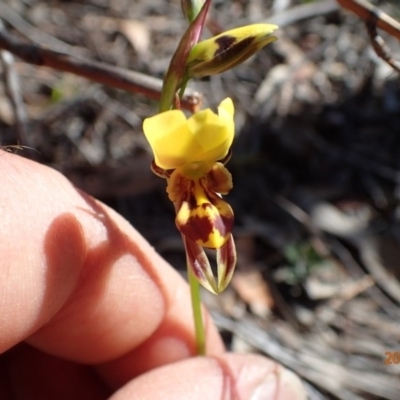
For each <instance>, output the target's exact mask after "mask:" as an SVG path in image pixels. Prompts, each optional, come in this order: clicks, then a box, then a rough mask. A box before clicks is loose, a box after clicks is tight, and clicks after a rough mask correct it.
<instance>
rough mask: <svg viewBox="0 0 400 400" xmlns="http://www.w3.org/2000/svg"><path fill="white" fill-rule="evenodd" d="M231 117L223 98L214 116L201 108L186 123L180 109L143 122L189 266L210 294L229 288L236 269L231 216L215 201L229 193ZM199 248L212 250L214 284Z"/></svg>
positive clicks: (228, 209)
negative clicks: (228, 163)
mask: <svg viewBox="0 0 400 400" xmlns="http://www.w3.org/2000/svg"><path fill="white" fill-rule="evenodd" d="M233 114H234V107H233V103H232V100H231V99H230V98H226V99H225V100H223V101H222V102H221V103H220V105H219V107H218V114H216V113H214V112H213V111H211V110H210V109H206V110H201V111H199V112H197V113H195V114H193V115H192V116H191V117H189V118H186V116H185V114H184V113H183V112H182V111H181V110H169V111H165V112H162V113H160V114H157V115H155V116H153V117H150V118H147V119H145V120H144V123H143V131H144V134H145V136H146V138H147V140H148V142H149V143H150V146H151V148H152V150H153V153H154V162H153V171H154V172H155V173H156V174H157V175H160V176H162V177H164V178H166V179H167V193H168V197H169V199H170V200H171V201H172V202H173V203H174V205H175V209H176V219H175V222H176V226H177V228H178V229H179V231H180V232H181V234H182V237H183V241H184V244H185V249H186V255H187V259H188V263H189V267H190V268H191V270H192V272H193V274H194V276H195V277H196V279H197V280H198V281H199V282H200V283H201V284H202V285H203V286H204V287H205V288H207V289H208V290H210V291H211V292H213V293H215V294H217V293H221V292H222V291H223V290H224V289H225V288H226V286H227V285H228V284H229V282H230V280H231V278H232V275H233V271H234V269H235V265H236V250H235V244H234V241H233V237H232V233H231V232H232V227H233V220H234V216H233V211H232V208H231V207H230V206H229V204H228V203H227V202H225V201H224V200H223V199H222V196H221V195H222V194H227V193H228V192H229V191H230V190H231V188H232V177H231V174H230V173H229V172H228V170H227V169H226V168H225V166H224V164H225V163H226V162H227V161H228V159H229V157H230V153H229V151H230V147H231V145H232V142H233V137H234V129H235V127H234V121H233ZM204 248H209V249H215V250H216V253H217V275H218V278H217V280H216V279H215V277H214V274H213V272H212V269H211V266H210V263H209V261H208V259H207V256H206V255H205V252H204Z"/></svg>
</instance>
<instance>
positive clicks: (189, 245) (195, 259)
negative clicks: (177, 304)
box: [183, 236, 209, 280]
mask: <svg viewBox="0 0 400 400" xmlns="http://www.w3.org/2000/svg"><path fill="white" fill-rule="evenodd" d="M183 240H184V242H185V247H186V251H187V257H188V261H189V265H190V267H191V270H192V272H193V275H194V276H195V277H196V278H197V279H198V280H205V276H204V272H203V271H204V270H206V269H207V268H208V266H209V262H208V258H207V256H206V254H205V253H204V250H203V248H202V247H201V246H199V245H198V244H197V243H196V242H194V241H193V240H191V239H190V238H188V237H186V236H184V237H183Z"/></svg>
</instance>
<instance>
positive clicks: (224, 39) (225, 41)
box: [214, 35, 237, 57]
mask: <svg viewBox="0 0 400 400" xmlns="http://www.w3.org/2000/svg"><path fill="white" fill-rule="evenodd" d="M236 41H237V39H236V38H235V37H234V36H229V35H224V36H221V37H220V38H218V39H216V40H215V42H216V43H217V45H218V49H217V50H216V51H215V53H214V57H216V56H218V55H220V54H221V53H223V52H225V51H226V50H228V49H229V48H230V47H232V45H233V44H234V43H235V42H236Z"/></svg>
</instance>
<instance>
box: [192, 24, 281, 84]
mask: <svg viewBox="0 0 400 400" xmlns="http://www.w3.org/2000/svg"><path fill="white" fill-rule="evenodd" d="M277 28H278V27H277V26H276V25H271V24H254V25H247V26H243V27H241V28H236V29H232V30H230V31H226V32H223V33H221V34H220V35H218V36H214V37H212V38H210V39H207V40H203V41H201V42H199V43H197V44H196V45H195V46H193V47H192V49H191V51H190V53H189V57H188V60H187V64H186V69H187V72H188V75H189V76H190V77H197V78H201V77H203V76H208V75H214V74H219V73H221V72H224V71H227V70H228V69H231V68H233V67H235V66H236V65H238V64H240V63H242V62H243V61H245V60H247V59H248V58H249V57H251V56H252V55H253V54H255V53H256V52H257V51H258V50H260V49H261V48H263V47H264V46H266V45H267V44H269V43H271V42H273V41H275V40H277V37H276V36H272V35H271V33H272V32H274V31H275V30H276V29H277Z"/></svg>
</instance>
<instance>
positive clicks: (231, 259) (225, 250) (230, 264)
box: [219, 235, 236, 275]
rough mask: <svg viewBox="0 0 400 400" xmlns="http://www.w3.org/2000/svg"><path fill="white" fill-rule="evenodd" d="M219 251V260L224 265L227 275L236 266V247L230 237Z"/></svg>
mask: <svg viewBox="0 0 400 400" xmlns="http://www.w3.org/2000/svg"><path fill="white" fill-rule="evenodd" d="M219 251H220V255H221V259H222V260H223V262H224V264H225V265H226V275H229V274H231V273H232V271H233V270H234V269H235V266H236V247H235V241H234V240H233V236H232V235H231V237H230V238H229V239H228V241H227V242H226V243H225V244H224V245H223V246H222V247H221V249H220V250H219Z"/></svg>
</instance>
